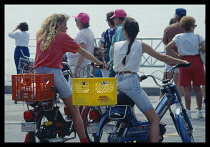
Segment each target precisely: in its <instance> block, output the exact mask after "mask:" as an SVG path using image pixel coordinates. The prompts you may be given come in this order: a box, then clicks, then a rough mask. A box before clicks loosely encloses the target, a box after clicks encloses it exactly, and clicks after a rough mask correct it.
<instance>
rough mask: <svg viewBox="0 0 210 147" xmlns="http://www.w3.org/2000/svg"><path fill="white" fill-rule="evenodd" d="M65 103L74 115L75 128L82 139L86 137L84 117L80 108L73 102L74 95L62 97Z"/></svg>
mask: <svg viewBox="0 0 210 147" xmlns="http://www.w3.org/2000/svg"><path fill="white" fill-rule="evenodd" d="M62 100H63V102H64V104H65V105H66V107H67V109H68V110H69V112H70V114H71V115H72V119H73V122H74V128H75V130H76V132H77V134H78V136H79V138H80V139H83V138H86V135H85V129H84V124H83V120H82V117H81V115H80V112H79V108H78V107H77V106H74V105H73V104H72V96H70V97H68V98H62Z"/></svg>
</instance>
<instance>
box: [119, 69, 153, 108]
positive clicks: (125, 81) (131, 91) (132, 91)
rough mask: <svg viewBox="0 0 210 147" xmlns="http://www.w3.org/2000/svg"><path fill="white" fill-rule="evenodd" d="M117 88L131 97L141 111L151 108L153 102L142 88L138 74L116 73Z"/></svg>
mask: <svg viewBox="0 0 210 147" xmlns="http://www.w3.org/2000/svg"><path fill="white" fill-rule="evenodd" d="M116 78H117V89H118V91H120V92H123V93H125V94H126V95H127V96H128V97H130V98H131V99H132V100H133V101H134V103H135V104H136V106H137V107H138V109H139V110H140V111H141V112H144V111H147V110H149V109H151V108H152V107H153V106H152V103H151V102H150V100H149V98H148V95H147V94H146V93H145V91H144V90H143V89H142V88H141V86H140V82H139V78H138V75H137V74H134V73H128V74H116Z"/></svg>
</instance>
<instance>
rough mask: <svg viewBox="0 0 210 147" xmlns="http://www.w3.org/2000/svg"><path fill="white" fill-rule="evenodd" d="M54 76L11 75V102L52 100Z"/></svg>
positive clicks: (37, 74) (35, 74) (38, 74)
mask: <svg viewBox="0 0 210 147" xmlns="http://www.w3.org/2000/svg"><path fill="white" fill-rule="evenodd" d="M53 86H54V74H47V73H46V74H43V73H23V74H16V75H12V100H14V101H44V100H49V99H54V97H55V93H54V91H53V88H52V87H53Z"/></svg>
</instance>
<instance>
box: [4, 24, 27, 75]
mask: <svg viewBox="0 0 210 147" xmlns="http://www.w3.org/2000/svg"><path fill="white" fill-rule="evenodd" d="M18 30H20V31H18ZM27 31H28V24H27V23H26V22H22V23H20V24H19V25H18V26H17V27H16V28H15V29H14V30H13V31H12V32H10V33H9V34H8V36H9V37H10V38H12V39H15V45H16V47H15V52H14V61H15V66H16V71H17V74H20V73H21V72H22V71H21V70H20V69H18V65H19V60H20V57H23V54H24V55H25V56H27V57H30V53H29V48H28V43H29V38H30V34H29V33H28V32H27ZM21 50H22V52H23V54H22V52H21Z"/></svg>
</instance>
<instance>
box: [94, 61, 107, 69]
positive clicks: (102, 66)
mask: <svg viewBox="0 0 210 147" xmlns="http://www.w3.org/2000/svg"><path fill="white" fill-rule="evenodd" d="M91 66H93V67H94V66H95V65H94V63H93V62H91ZM95 67H97V68H100V69H103V68H104V65H96V66H95Z"/></svg>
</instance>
